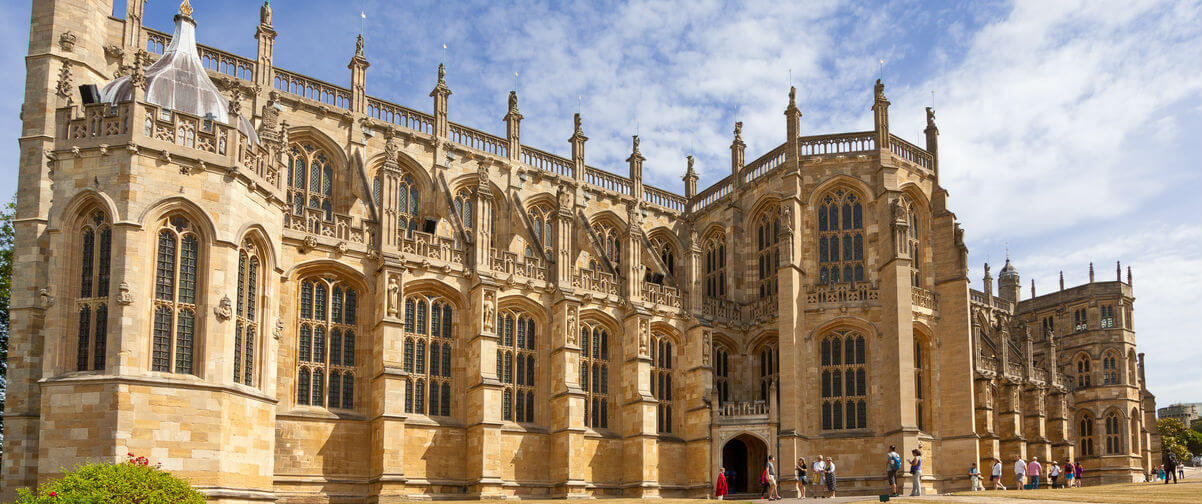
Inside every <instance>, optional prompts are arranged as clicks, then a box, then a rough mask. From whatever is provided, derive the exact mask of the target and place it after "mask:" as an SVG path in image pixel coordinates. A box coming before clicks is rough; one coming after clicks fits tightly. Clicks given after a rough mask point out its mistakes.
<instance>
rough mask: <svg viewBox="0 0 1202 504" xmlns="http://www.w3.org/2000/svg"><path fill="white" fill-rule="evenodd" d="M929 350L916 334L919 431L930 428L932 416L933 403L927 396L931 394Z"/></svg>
mask: <svg viewBox="0 0 1202 504" xmlns="http://www.w3.org/2000/svg"><path fill="white" fill-rule="evenodd" d="M927 348H928V347H927V345H924V344H923V342H922V340H921V339H919V337H918V335H917V334H916V335H915V337H914V402H915V414H916V415H917V417H918V430H928V429H929V428H930V425H928V423H929V422H928V419H929V418H930V416H931V406H930V404H931V403H930V402H928V401H927V396H928V395H929V394H930V392H929V390H930V379H931V378H930V377H931V373H930V368H931V362H930V360H931V357H930V355H927Z"/></svg>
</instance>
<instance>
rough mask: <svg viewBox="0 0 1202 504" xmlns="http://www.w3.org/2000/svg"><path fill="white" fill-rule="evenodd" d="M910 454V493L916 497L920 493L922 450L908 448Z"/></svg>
mask: <svg viewBox="0 0 1202 504" xmlns="http://www.w3.org/2000/svg"><path fill="white" fill-rule="evenodd" d="M910 455H912V456H913V458H911V459H910V478H912V479H913V481H911V485H913V487H912V488H911V489H910V495H911V496H915V497H916V496H920V495H922V452H920V451H918V449H917V448H915V449H913V450H910Z"/></svg>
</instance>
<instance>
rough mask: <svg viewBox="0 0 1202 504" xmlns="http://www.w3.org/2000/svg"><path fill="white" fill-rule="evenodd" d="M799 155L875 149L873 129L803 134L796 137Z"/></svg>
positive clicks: (854, 152) (823, 154)
mask: <svg viewBox="0 0 1202 504" xmlns="http://www.w3.org/2000/svg"><path fill="white" fill-rule="evenodd" d="M797 148H798V152H797V154H798V155H800V156H827V155H831V154H856V153H861V152H869V151H872V150H875V149H876V132H875V131H857V132H854V133H835V134H830V135H814V136H805V137H801V138H799V139H798V144H797Z"/></svg>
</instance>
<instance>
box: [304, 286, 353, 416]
mask: <svg viewBox="0 0 1202 504" xmlns="http://www.w3.org/2000/svg"><path fill="white" fill-rule="evenodd" d="M299 306H300V310H299V314H298V317H297V318H298V320H297V335H298V336H297V357H296V361H297V367H298V368H299V369H298V371H297V375H298V377H297V388H296V403H297V404H304V405H311V406H322V407H326V408H329V409H335V408H338V409H347V410H349V409H354V408H355V336H356V333H357V332H358V331H359V326H358V320H357V318H358V311H359V295H358V292H357V291H356V290H355V289H354V287H351V286H350V285H347V284H346V283H345V282H342V281H339V280H337V279H335V278H330V277H311V278H307V279H305V280H302V281H301V282H300V303H299ZM327 379H328V380H329V381H328V386H327V381H326V380H327ZM327 391H328V393H327Z"/></svg>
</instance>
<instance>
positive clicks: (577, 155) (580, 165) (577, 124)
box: [568, 112, 588, 181]
mask: <svg viewBox="0 0 1202 504" xmlns="http://www.w3.org/2000/svg"><path fill="white" fill-rule="evenodd" d="M581 122H582V121H581V119H580V112H577V113H576V114H575V115H573V116H572V125H573V131H572V137H571V138H569V139H568V141H569V142H571V143H572V164H573V165H574V166H575V171H574V174H575V175H576V177H575V178H576V180H577V181H583V180H584V170H585V167H584V142H586V141H588V137H586V136H584V128H583V127H581Z"/></svg>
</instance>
